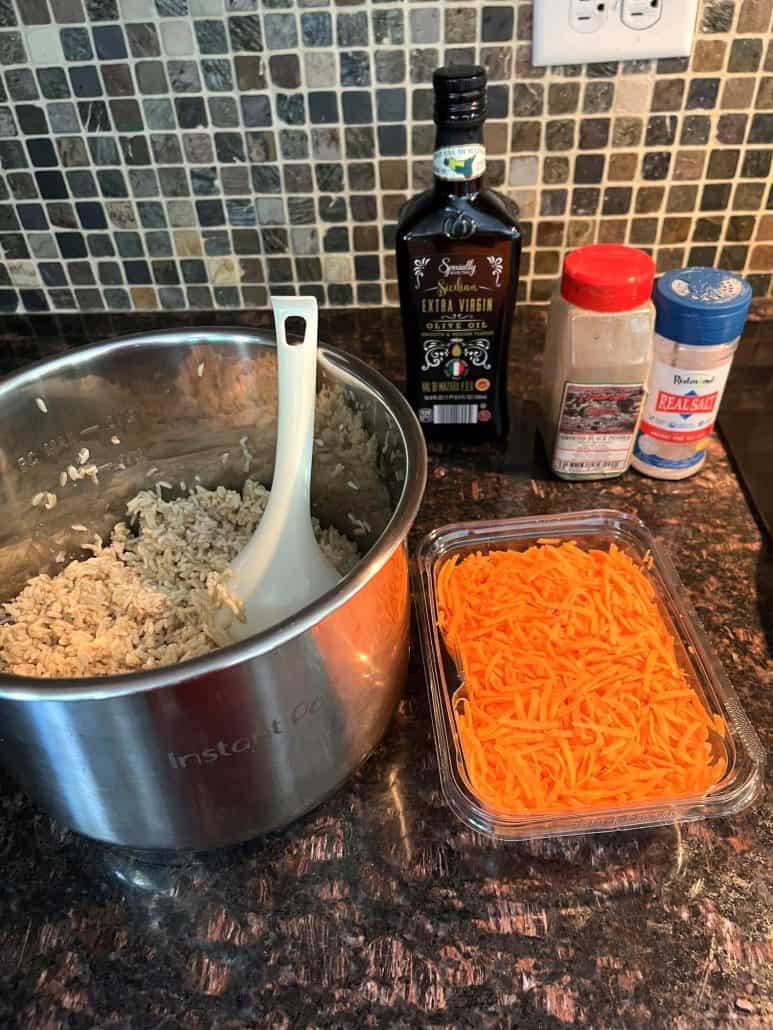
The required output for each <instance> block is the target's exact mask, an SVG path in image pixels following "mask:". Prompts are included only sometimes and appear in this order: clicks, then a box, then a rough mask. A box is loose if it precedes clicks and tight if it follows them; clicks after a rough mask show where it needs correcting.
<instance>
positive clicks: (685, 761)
mask: <svg viewBox="0 0 773 1030" xmlns="http://www.w3.org/2000/svg"><path fill="white" fill-rule="evenodd" d="M651 567H652V559H651V556H650V555H649V554H647V556H645V559H644V562H643V567H642V566H640V565H638V564H637V563H636V562H635V561H634V560H633V559H632V558H630V557H629V556H628V555H626V554H625V553H624V552H623V551H621V550H620V549H619V548H618V547H616V546H615V545H614V544H612V545H611V546H610V548H609V550H608V551H602V550H588V551H585V550H583V549H582V548H581V547H579V546H578V545H577V544H576V543H575V542H574V541H572V542H569V543H561V544H556V543H554V542H553V541H552V540H544V541H540V542H539V544H538V545H537V546H534V547H530V548H528V550H525V551H515V550H512V551H511V550H502V551H491V552H489V553H488V554H480V553H477V554H471V555H468V556H467V557H466V558H464V559H463V560H462V561H459V560H458V558H457V557H452V558H450V559H448V560H447V561H445V562H444V563H443V565H442V566H441V568H440V571H439V573H438V578H437V598H438V616H439V626H440V630H441V632H442V634H443V637H444V640H445V642H446V645H447V646H448V648H449V650H450V652H451V654H452V655H453V656H454V659H455V660H456V662H457V663H458V666H459V669H460V673H461V676H462V679H463V686H462V687H460V689H459V692H458V693H457V696H456V697H455V699H454V700H455V703H454V711H455V713H456V720H457V727H458V731H459V737H460V740H461V745H462V751H463V753H464V760H465V764H466V767H467V773H468V776H469V778H470V782H471V785H472V787H473V788H474V789H475V791H476V792H477V794H478V795H479V797H480V798H481V799H482V800H483V801H484V802H486V803H487V804H489V805H491V806H492V807H494V808H496V809H498V810H500V811H504V812H508V813H511V814H520V813H529V812H532V813H533V812H542V811H544V812H556V811H571V810H577V809H587V808H591V809H592V808H599V807H604V808H606V807H617V806H620V805H625V804H631V803H640V802H646V801H665V800H669V799H673V798H678V797H690V796H695V795H700V794H703V793H705V791H707V790H708V789H709V788H710V787H711V786H713V785H714V784H716V783H717V782H718V781H719V780H720V779H721V778H722V776H723V775H724V773H725V769H726V764H727V760H726V757H725V748H724V747H723V746H722V745H721V741H722V739H723V738H724V736H725V728H724V724H723V722H722V719H721V717H719V716H715V715H712V714H710V713H709V712H708V711H707V710H706V708H705V707H704V704H703V702H702V701H701V699H700V697H699V696H698V693H697V692H696V690H695V688H694V686H693V684H692V681H691V678H690V675H689V673H688V671H687V670H686V669H685V668H683V667H682V666H681V665H680V663H679V659H678V657H677V650H676V644H675V640H674V638H673V636H672V635H671V633H670V632H669V629H668V627H667V625H666V623H665V621H664V619H663V616H662V614H661V612H660V609H659V607H658V602H657V596H656V593H655V589H654V587H653V585H652V582H651V580H650V578H649V577H648V575H647V570H649V569H650V568H651Z"/></svg>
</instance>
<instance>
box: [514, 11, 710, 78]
mask: <svg viewBox="0 0 773 1030" xmlns="http://www.w3.org/2000/svg"><path fill="white" fill-rule="evenodd" d="M697 10H698V0H534V41H533V42H534V45H533V53H532V63H533V64H535V65H546V64H552V65H561V64H590V63H596V62H598V61H635V60H646V59H647V58H650V57H687V56H688V55H689V53H690V51H691V49H692V36H693V31H694V28H695V17H696V14H697Z"/></svg>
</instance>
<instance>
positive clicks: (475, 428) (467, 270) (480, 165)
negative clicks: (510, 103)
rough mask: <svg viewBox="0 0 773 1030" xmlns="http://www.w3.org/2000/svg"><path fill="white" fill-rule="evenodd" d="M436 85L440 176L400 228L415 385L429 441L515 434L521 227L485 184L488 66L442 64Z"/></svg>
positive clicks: (411, 383)
mask: <svg viewBox="0 0 773 1030" xmlns="http://www.w3.org/2000/svg"><path fill="white" fill-rule="evenodd" d="M433 85H434V88H435V124H436V125H437V138H436V143H435V153H434V157H433V171H434V175H435V182H434V185H433V186H432V188H431V189H429V190H427V191H426V192H425V193H422V194H420V195H419V196H417V197H414V198H413V200H411V201H409V203H408V204H407V205H406V206H405V208H404V209H403V211H402V212H401V216H400V224H399V226H398V229H397V276H398V280H399V284H400V308H401V312H402V319H403V331H404V333H405V348H406V356H407V391H406V392H407V395H408V400H409V401H410V403H411V405H412V407H413V409H414V411H415V412H416V413H417V415H418V417H419V420H420V422H421V423H422V427H423V428H424V432H425V434H426V436H427V437H428V438H429V439H453V440H457V441H467V442H475V441H482V440H486V439H491V438H492V437H498V436H503V435H504V434H505V433H506V431H507V350H508V346H509V343H510V329H511V326H512V319H513V310H514V308H515V296H516V290H517V287H518V266H519V262H520V256H521V234H520V231H519V228H518V222H517V220H516V218H515V216H514V214H513V213H512V211H511V210H510V209H509V207H508V203H509V202H508V201H507V200H506V199H505V198H504V197H501V196H500V195H499V194H497V193H494V192H493V191H492V190H489V189H486V188H485V186H484V183H483V172H484V170H485V167H486V151H485V148H484V146H483V123H484V121H485V119H486V73H485V71H484V70H483V68H479V67H470V66H461V65H456V66H452V67H450V68H438V69H437V71H436V72H435V74H434V76H433Z"/></svg>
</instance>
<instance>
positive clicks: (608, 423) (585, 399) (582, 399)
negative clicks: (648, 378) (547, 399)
mask: <svg viewBox="0 0 773 1030" xmlns="http://www.w3.org/2000/svg"><path fill="white" fill-rule="evenodd" d="M645 396H646V392H645V390H644V387H643V386H642V385H641V384H640V383H637V384H635V385H620V384H619V383H610V384H606V385H604V384H598V383H570V382H567V383H565V384H564V395H563V399H562V402H561V413H560V415H559V419H558V432H557V434H556V442H555V448H554V451H553V462H552V467H553V471H554V472H556V473H564V474H571V475H572V476H596V475H599V474H600V473H606V474H610V473H615V472H624V471H625V469H626V468H627V467H628V461H629V458H630V455H631V448H632V446H633V441H634V436H635V434H636V427H637V425H638V422H639V415H640V413H641V410H642V404H643V402H644V398H645Z"/></svg>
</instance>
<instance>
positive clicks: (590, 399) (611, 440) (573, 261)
mask: <svg viewBox="0 0 773 1030" xmlns="http://www.w3.org/2000/svg"><path fill="white" fill-rule="evenodd" d="M654 277H655V266H654V264H653V262H652V258H650V257H649V255H647V254H645V253H644V251H642V250H637V249H636V248H634V247H624V246H617V245H614V244H596V245H593V246H588V247H580V248H579V249H578V250H575V251H573V252H572V253H571V254H568V255H567V257H566V259H565V260H564V268H563V274H562V276H561V281H560V283H559V284H558V286H557V288H556V291H555V293H554V295H553V298H552V301H551V305H550V314H549V317H548V329H547V338H546V343H545V358H544V365H543V374H542V410H543V435H544V438H545V445H546V448H547V451H548V457H549V460H550V466H551V468H552V470H553V472H555V474H556V475H557V476H560V477H561V478H562V479H608V478H610V477H612V476H619V475H620V474H621V473H623V472H625V470H626V469H627V468H628V465H629V463H630V459H631V451H632V448H633V442H634V438H635V436H636V429H637V427H638V425H639V418H640V415H641V411H642V405H643V402H644V397H645V392H646V383H647V377H648V375H649V371H650V365H651V363H652V335H653V325H654V319H655V309H654V307H653V305H652V301H651V300H650V295H651V293H652V283H653V280H654Z"/></svg>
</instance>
